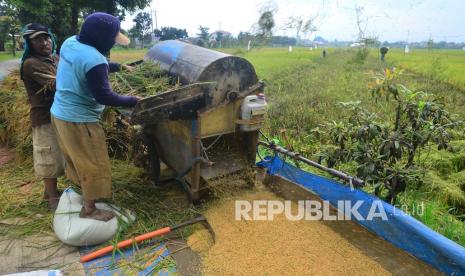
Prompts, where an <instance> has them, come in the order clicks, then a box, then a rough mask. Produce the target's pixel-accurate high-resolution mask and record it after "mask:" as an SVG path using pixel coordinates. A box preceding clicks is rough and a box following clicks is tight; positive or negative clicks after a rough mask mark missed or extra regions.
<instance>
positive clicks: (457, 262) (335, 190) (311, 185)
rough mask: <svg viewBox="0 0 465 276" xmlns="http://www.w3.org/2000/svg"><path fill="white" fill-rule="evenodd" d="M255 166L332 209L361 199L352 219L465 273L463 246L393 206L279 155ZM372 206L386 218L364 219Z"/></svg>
mask: <svg viewBox="0 0 465 276" xmlns="http://www.w3.org/2000/svg"><path fill="white" fill-rule="evenodd" d="M258 165H259V166H261V167H265V168H267V173H268V174H270V175H277V176H280V177H283V178H285V179H287V180H289V181H291V182H294V183H296V184H298V185H301V186H303V187H305V188H306V189H308V190H310V191H312V192H313V193H315V194H316V195H318V196H319V197H320V198H321V199H322V200H325V201H329V202H330V204H331V205H332V206H333V207H335V208H337V207H338V202H340V201H342V200H343V201H346V202H347V201H350V203H351V204H352V206H355V204H357V202H361V205H360V207H359V208H358V213H359V214H360V215H361V217H362V219H360V217H356V216H352V220H356V221H357V222H358V223H359V224H360V225H362V226H363V227H365V228H366V229H368V230H370V231H371V232H373V233H375V234H376V235H378V236H380V237H382V238H383V239H385V240H387V241H389V242H390V243H392V244H394V245H395V246H397V247H399V248H401V249H403V250H405V251H407V252H408V253H410V254H411V255H413V256H415V257H416V258H418V259H420V260H423V261H424V262H426V263H428V264H430V265H432V266H433V267H435V268H436V269H438V270H439V271H442V272H444V273H446V274H448V275H465V248H464V247H462V246H460V245H459V244H457V243H455V242H453V241H451V240H449V239H448V238H446V237H444V236H442V235H440V234H439V233H437V232H435V231H433V230H432V229H430V228H428V227H427V226H425V225H424V224H422V223H421V222H419V221H418V220H416V219H415V218H413V217H411V216H409V215H407V214H406V213H404V212H402V211H401V210H400V209H398V208H396V207H394V206H393V205H391V204H388V203H386V202H384V201H382V200H380V199H379V198H377V197H375V196H373V195H370V194H368V193H366V192H364V191H361V190H357V189H351V188H350V187H348V186H344V185H343V184H341V183H338V182H336V181H334V180H331V179H328V178H325V177H322V176H318V175H315V174H311V173H309V172H305V171H303V170H301V169H299V168H296V167H294V166H292V165H290V164H289V163H286V162H285V161H283V160H282V159H281V158H279V157H278V156H275V157H267V158H266V159H265V160H264V161H261V162H259V163H258ZM373 203H375V204H373ZM358 204H360V203H358ZM374 205H376V206H379V207H381V206H382V208H383V209H384V212H385V214H386V216H387V220H384V219H381V218H379V217H375V218H374V219H373V220H366V218H367V217H369V214H370V211H371V212H373V210H372V208H373V206H374ZM376 211H379V210H376ZM372 214H373V213H372Z"/></svg>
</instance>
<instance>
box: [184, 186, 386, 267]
mask: <svg viewBox="0 0 465 276" xmlns="http://www.w3.org/2000/svg"><path fill="white" fill-rule="evenodd" d="M235 200H247V201H252V200H279V198H277V197H276V196H275V195H274V194H272V193H271V192H268V191H260V192H250V191H249V192H246V193H244V194H242V195H240V196H235V197H231V198H228V199H223V200H219V201H218V202H216V203H215V204H214V205H213V206H211V207H210V208H208V210H207V211H205V212H204V215H205V216H206V217H207V219H208V221H209V222H210V224H211V225H212V227H213V229H214V230H215V233H216V243H215V244H214V245H212V246H197V245H198V244H201V242H200V241H199V238H207V237H205V236H206V235H205V233H203V234H202V233H200V234H197V235H192V236H191V238H190V239H189V240H188V244H190V245H193V246H192V248H193V249H194V250H197V251H198V252H200V254H201V256H202V260H203V271H204V274H205V275H280V274H286V275H313V274H318V275H323V274H325V275H326V274H332V275H339V274H344V275H359V274H360V272H363V274H364V275H386V274H389V273H388V272H387V271H386V270H384V269H383V268H382V267H381V266H380V265H379V264H378V263H376V262H375V261H373V260H372V259H370V258H369V257H367V256H366V255H364V254H363V253H362V252H361V251H360V250H359V249H357V248H356V247H355V246H353V245H352V244H351V243H349V242H348V241H347V240H345V239H344V238H342V237H341V236H340V235H339V234H337V233H336V232H334V231H333V230H332V229H331V228H329V227H328V226H325V225H324V224H323V223H322V222H320V221H289V220H287V219H286V218H285V216H284V215H280V216H276V217H275V219H274V220H273V221H236V220H235V218H234V214H235V211H234V206H235ZM294 207H295V208H297V207H296V206H294ZM294 210H296V209H294ZM207 239H208V238H207ZM207 245H208V244H207Z"/></svg>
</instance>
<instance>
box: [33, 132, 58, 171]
mask: <svg viewBox="0 0 465 276" xmlns="http://www.w3.org/2000/svg"><path fill="white" fill-rule="evenodd" d="M32 144H33V157H34V172H35V174H36V176H37V177H40V178H57V177H59V176H62V175H63V174H64V168H65V159H64V158H63V153H62V152H61V150H60V147H59V146H58V141H57V137H56V135H55V131H54V130H53V128H52V125H51V124H46V125H40V126H37V127H33V128H32Z"/></svg>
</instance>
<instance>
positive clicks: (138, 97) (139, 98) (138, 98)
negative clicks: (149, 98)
mask: <svg viewBox="0 0 465 276" xmlns="http://www.w3.org/2000/svg"><path fill="white" fill-rule="evenodd" d="M134 97H136V98H137V101H140V100H142V99H144V98H142V97H141V96H134Z"/></svg>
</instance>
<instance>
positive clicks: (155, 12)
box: [152, 10, 158, 30]
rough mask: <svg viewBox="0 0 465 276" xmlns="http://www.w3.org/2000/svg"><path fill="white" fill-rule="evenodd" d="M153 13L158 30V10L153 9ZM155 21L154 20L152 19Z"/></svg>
mask: <svg viewBox="0 0 465 276" xmlns="http://www.w3.org/2000/svg"><path fill="white" fill-rule="evenodd" d="M153 14H154V17H155V30H158V17H157V10H153ZM152 23H153V21H152Z"/></svg>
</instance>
